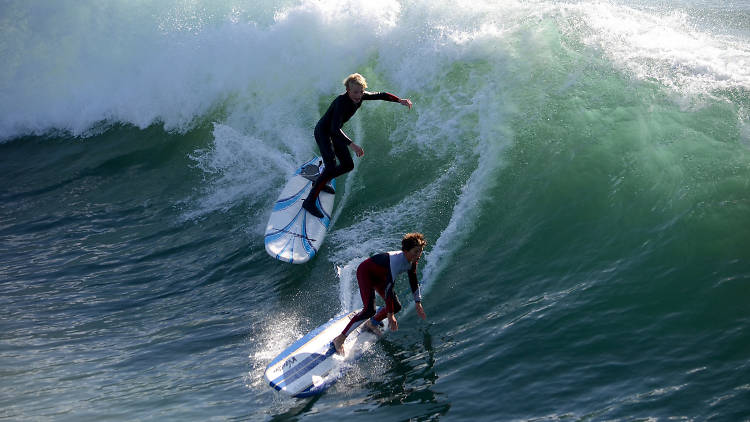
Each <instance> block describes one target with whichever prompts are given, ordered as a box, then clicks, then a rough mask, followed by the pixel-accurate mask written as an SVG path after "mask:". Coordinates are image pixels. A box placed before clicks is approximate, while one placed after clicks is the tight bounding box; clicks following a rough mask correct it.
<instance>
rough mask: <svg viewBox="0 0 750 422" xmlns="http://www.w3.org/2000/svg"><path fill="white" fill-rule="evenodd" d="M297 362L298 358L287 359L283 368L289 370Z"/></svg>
mask: <svg viewBox="0 0 750 422" xmlns="http://www.w3.org/2000/svg"><path fill="white" fill-rule="evenodd" d="M295 362H297V358H296V357H294V356H292V357H291V358H289V359H287V361H286V362H284V365H282V368H284V369H287V368H289V367H290V366H293V365H294V363H295Z"/></svg>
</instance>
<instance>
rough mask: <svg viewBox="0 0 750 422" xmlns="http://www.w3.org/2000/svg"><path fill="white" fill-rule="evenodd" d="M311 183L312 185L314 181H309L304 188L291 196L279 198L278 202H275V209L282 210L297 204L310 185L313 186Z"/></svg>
mask: <svg viewBox="0 0 750 422" xmlns="http://www.w3.org/2000/svg"><path fill="white" fill-rule="evenodd" d="M311 185H312V182H310V181H308V182H307V183H306V184H305V185H304V186H302V188H301V189H300V190H299V191H297V193H295V194H292V196H290V197H287V198H282V199H279V200H277V201H276V203H275V204H273V211H281V210H284V209H287V208H289V207H291V206H292V205H294V204H296V203H297V201H299V199H300V198H302V195H303V194H304V193H305V191H306V190H307V189H308V186H311Z"/></svg>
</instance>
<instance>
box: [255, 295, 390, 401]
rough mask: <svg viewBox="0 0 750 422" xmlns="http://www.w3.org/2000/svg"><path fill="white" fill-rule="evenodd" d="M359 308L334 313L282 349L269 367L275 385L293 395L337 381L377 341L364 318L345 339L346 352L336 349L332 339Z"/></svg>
mask: <svg viewBox="0 0 750 422" xmlns="http://www.w3.org/2000/svg"><path fill="white" fill-rule="evenodd" d="M359 311H361V309H360V310H356V311H353V312H349V313H346V314H341V315H338V316H336V317H334V318H333V319H331V320H330V321H328V322H326V323H325V324H323V325H321V326H320V327H318V328H316V329H314V330H313V331H311V332H310V333H309V334H307V335H306V336H304V337H302V338H301V339H299V340H297V341H295V342H294V343H293V344H292V345H291V346H289V347H287V348H286V349H285V350H284V351H283V352H281V353H280V354H279V355H278V356H277V357H276V358H275V359H274V360H273V361H272V362H271V363H270V364H269V365H268V366H267V367H266V373H265V376H266V379H267V380H268V382H269V384H270V385H271V387H273V388H275V389H276V390H278V391H281V392H283V393H286V394H289V395H290V396H293V397H309V396H313V395H316V394H320V393H322V392H323V391H325V390H326V389H327V388H328V387H330V386H331V385H333V384H334V383H335V382H336V381H337V380H338V379H339V378H341V376H342V375H344V373H346V370H347V369H348V368H349V367H351V365H352V363H353V362H354V361H356V360H357V359H358V358H359V357H360V356H362V353H364V352H365V351H366V350H367V349H369V348H370V347H371V346H372V345H373V344H374V343H375V342H376V341H377V336H376V335H375V334H373V333H372V332H370V331H369V330H365V329H364V326H363V325H362V323H361V322H360V323H359V325H358V326H357V328H356V329H355V330H354V331H352V332H351V334H349V336H347V338H346V341H345V342H344V353H345V355H344V356H341V355H339V354H337V353H336V352H335V350H334V348H333V343H331V342H332V341H333V339H334V338H335V337H336V336H338V335H339V334H341V331H343V330H344V328H345V327H346V325H347V324H348V323H349V320H351V319H352V318H353V317H354V316H355V315H357V313H359ZM362 322H364V321H362Z"/></svg>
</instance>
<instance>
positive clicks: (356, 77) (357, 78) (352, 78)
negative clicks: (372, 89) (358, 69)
mask: <svg viewBox="0 0 750 422" xmlns="http://www.w3.org/2000/svg"><path fill="white" fill-rule="evenodd" d="M353 83H354V84H357V85H359V86H361V87H362V89H367V81H366V80H365V77H364V76H362V75H360V74H359V73H352V74H351V75H349V76H347V77H346V79H344V86H345V87H346V89H350V88H351V84H353Z"/></svg>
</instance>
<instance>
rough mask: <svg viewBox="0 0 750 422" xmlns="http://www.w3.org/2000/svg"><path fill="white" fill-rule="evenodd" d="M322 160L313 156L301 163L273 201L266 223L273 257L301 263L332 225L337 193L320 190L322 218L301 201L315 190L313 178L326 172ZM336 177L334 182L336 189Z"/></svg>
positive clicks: (314, 251)
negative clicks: (303, 205) (306, 208)
mask: <svg viewBox="0 0 750 422" xmlns="http://www.w3.org/2000/svg"><path fill="white" fill-rule="evenodd" d="M324 168H325V166H324V165H323V159H322V158H320V157H314V158H313V159H311V160H309V161H307V162H306V163H304V164H302V165H301V166H300V167H299V168H297V170H296V171H295V172H294V174H293V175H292V177H291V178H290V179H289V181H288V182H287V183H286V185H285V186H284V189H283V190H282V191H281V193H280V194H279V197H278V199H277V200H276V202H274V204H273V209H272V210H271V216H270V217H269V218H268V224H267V225H266V233H265V244H266V252H268V254H269V255H271V256H272V257H274V258H276V259H278V260H280V261H286V262H291V263H293V264H302V263H305V262H307V261H309V260H310V259H311V258H312V257H313V256H315V254H316V253H317V252H318V250H319V249H320V247H321V245H322V244H323V240H324V239H325V236H326V233H328V226H330V224H331V213H332V211H333V202H334V197H335V195H333V194H329V193H326V192H321V193H320V195H319V196H318V208H320V209H321V210H322V211H323V218H317V217H315V216H313V215H311V214H310V213H308V212H307V211H305V210H304V209H303V208H302V202H303V201H304V200H305V198H307V195H309V194H310V190H311V189H312V184H313V180H315V178H316V177H317V176H318V175H319V174H320V173H321V172H322V171H323V169H324ZM335 183H336V182H335V180H334V181H331V184H332V185H333V186H334V188H335Z"/></svg>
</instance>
